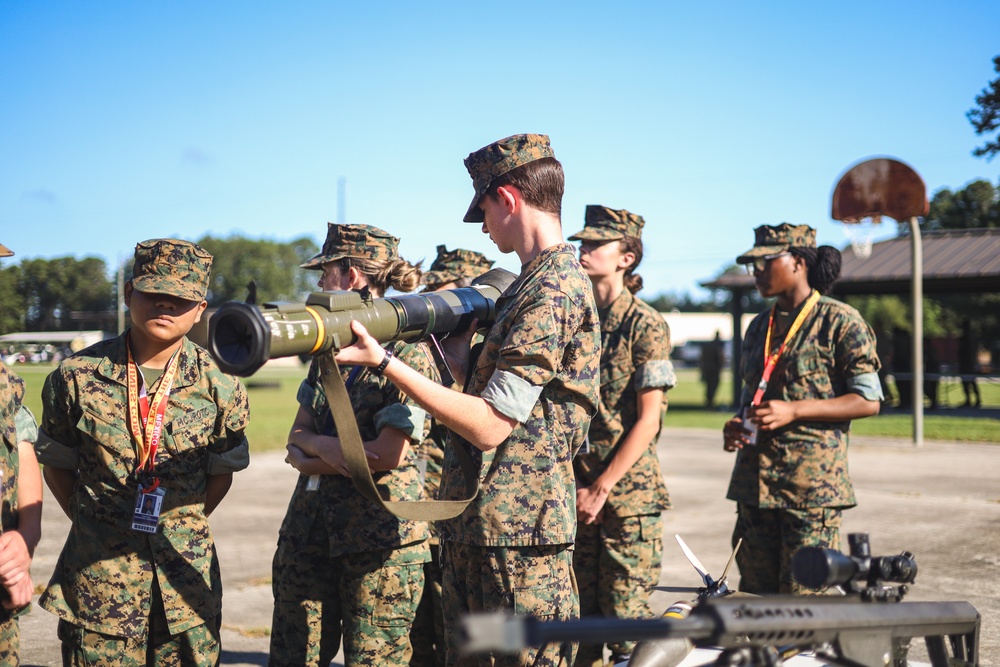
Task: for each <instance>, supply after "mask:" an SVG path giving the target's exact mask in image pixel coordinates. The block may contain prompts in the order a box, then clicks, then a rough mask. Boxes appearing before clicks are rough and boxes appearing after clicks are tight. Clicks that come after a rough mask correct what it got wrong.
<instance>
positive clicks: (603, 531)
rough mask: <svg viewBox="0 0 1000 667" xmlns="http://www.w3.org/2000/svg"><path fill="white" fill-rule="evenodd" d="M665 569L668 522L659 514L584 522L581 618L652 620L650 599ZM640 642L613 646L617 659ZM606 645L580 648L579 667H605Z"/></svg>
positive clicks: (579, 545)
mask: <svg viewBox="0 0 1000 667" xmlns="http://www.w3.org/2000/svg"><path fill="white" fill-rule="evenodd" d="M662 567H663V520H662V518H661V517H660V515H659V514H649V515H643V516H629V517H617V516H614V515H610V514H606V515H605V519H604V521H603V522H602V523H599V524H591V525H584V524H582V523H581V524H578V525H577V529H576V546H575V548H574V552H573V569H574V571H575V572H576V582H577V584H578V585H579V587H580V615H581V616H607V617H612V618H652V617H653V612H652V610H651V609H650V608H649V604H648V603H649V596H650V595H651V594H652V593H653V587H654V586H656V584H657V583H658V582H659V581H660V571H661V569H662ZM634 646H635V642H615V643H611V644H608V649H609V650H610V651H611V654H612V656H625V655H629V654H630V653H632V648H633V647H634ZM603 652H604V645H603V644H580V648H579V650H578V651H577V655H576V664H577V665H578V666H581V667H590V666H591V665H595V664H596V665H601V664H603Z"/></svg>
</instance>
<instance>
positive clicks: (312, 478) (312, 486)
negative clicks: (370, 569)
mask: <svg viewBox="0 0 1000 667" xmlns="http://www.w3.org/2000/svg"><path fill="white" fill-rule="evenodd" d="M306 491H319V475H309V480H308V481H307V482H306Z"/></svg>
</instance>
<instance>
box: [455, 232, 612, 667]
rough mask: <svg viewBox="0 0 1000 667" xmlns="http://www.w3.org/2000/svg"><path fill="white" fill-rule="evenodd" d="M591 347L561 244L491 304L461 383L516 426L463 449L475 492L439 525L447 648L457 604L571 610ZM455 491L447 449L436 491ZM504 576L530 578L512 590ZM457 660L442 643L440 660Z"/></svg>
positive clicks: (577, 283) (585, 304)
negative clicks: (489, 443)
mask: <svg viewBox="0 0 1000 667" xmlns="http://www.w3.org/2000/svg"><path fill="white" fill-rule="evenodd" d="M599 345H600V323H599V321H598V318H597V309H596V306H595V305H594V296H593V292H592V291H591V285H590V280H589V279H588V278H587V276H586V275H585V274H584V273H583V270H582V268H581V267H580V264H579V262H578V261H577V259H576V253H575V252H574V249H573V247H572V246H570V245H568V244H558V245H555V246H552V247H550V248H547V249H546V250H544V251H542V252H541V253H539V255H538V256H537V257H535V259H533V260H532V261H530V262H528V263H527V264H525V266H524V267H523V268H522V271H521V274H520V275H519V276H518V278H517V280H515V281H514V283H512V284H511V286H510V287H509V288H508V289H507V290H506V291H505V292H504V294H503V295H502V296H501V297H500V298H499V299H498V300H497V306H496V320H495V322H494V324H493V327H492V328H491V329H490V330H489V331H488V332H487V334H486V337H485V340H484V341H483V350H482V353H481V354H480V355H479V358H478V362H477V363H476V366H475V369H474V370H473V372H472V376H471V377H470V379H469V384H468V386H469V392H470V393H471V394H473V395H476V396H481V397H482V398H484V399H485V400H486V401H487V402H488V403H490V404H491V405H493V407H494V408H496V409H497V410H498V411H500V412H501V413H503V414H505V415H507V416H509V417H512V418H514V419H516V420H517V424H516V425H515V426H514V429H513V431H512V432H511V434H510V435H509V436H508V437H507V439H506V440H505V441H504V442H503V443H502V444H501V445H500V446H499V447H497V448H496V449H494V450H491V451H489V452H481V451H479V450H478V449H473V450H471V451H470V455H471V456H472V458H473V461H475V462H478V463H479V467H480V483H481V488H480V492H479V494H478V495H477V496H476V498H475V499H474V500H473V501H472V503H471V504H470V506H469V508H468V509H466V511H465V512H464V513H463V514H462V515H460V516H459V517H457V518H455V519H451V520H449V521H445V522H440V523H439V529H440V531H441V539H442V542H443V544H442V569H443V571H444V573H443V577H444V601H443V606H444V613H445V619H446V632H448V633H451V638H449V640H448V641H449V645H450V647H449V648H451V644H452V642H453V641H454V633H455V631H456V630H457V628H456V627H453V624H452V622H451V620H450V619H455V618H457V617H458V616H457V614H456V613H455V611H454V610H456V609H461V610H464V611H465V612H468V611H473V612H478V611H497V610H499V609H506V610H508V611H512V610H514V609H515V608H518V605H520V604H522V603H523V602H524V598H527V601H528V606H527V607H526V608H528V609H530V610H531V611H534V612H537V613H538V614H539V615H551V616H553V617H555V618H571V617H574V616H576V615H577V613H578V599H577V596H576V584H575V581H573V579H572V574H571V572H572V567H571V566H572V562H571V561H572V556H571V549H570V547H569V545H571V544H572V542H573V540H574V538H575V535H576V484H575V479H574V475H573V467H572V459H573V456H574V454H575V453H576V452H577V451H578V450H579V449H580V446H581V445H582V444H583V441H584V439H585V437H586V434H587V429H588V426H589V424H590V419H591V417H592V416H593V413H594V411H595V410H596V407H597V404H598V401H599V368H598V363H599V358H600V356H599V347H598V346H599ZM457 446H464V445H457ZM463 487H464V481H463V477H462V473H461V470H460V468H459V466H458V461H457V459H456V457H455V454H454V450H453V449H452V448H449V449H448V450H446V452H445V468H444V474H443V478H442V483H441V497H442V498H445V499H455V498H459V497H463V495H464V494H465V489H464V488H463ZM514 547H517V548H514ZM449 554H451V555H450V556H449ZM487 565H488V567H487ZM550 568H551V569H550ZM449 572H451V573H452V574H451V575H449ZM512 573H519V574H518V575H517V576H518V577H521V578H523V579H525V581H527V582H535V583H533V584H531V585H530V586H527V588H525V589H524V591H523V593H522V592H521V590H520V588H519V584H518V583H517V579H513V580H512V578H511V577H512ZM449 576H451V577H452V579H451V584H449ZM542 581H544V582H545V585H544V586H543V585H541V584H542ZM515 589H518V590H519V592H518V594H517V595H516V596H515V595H513V590H515ZM512 598H513V599H512ZM484 604H489V605H490V606H489V607H486V608H484V606H483V605H484ZM449 609H450V610H451V611H449ZM572 653H573V650H572V647H571V646H568V645H567V646H562V647H549V648H547V649H546V650H545V651H543V652H541V653H538V652H536V651H527V652H522V653H521V654H520V656H510V657H509V658H502V657H500V656H494V658H495V659H496V660H497V663H498V664H508V663H506V662H503V663H501V661H504V660H510V661H511V663H510V664H516V662H517V660H519V659H521V660H527V659H529V658H530V659H532V660H534V661H535V662H533V663H531V664H538V665H558V664H569V663H570V662H571V661H572ZM456 660H457V656H455V655H454V654H453V652H452V651H449V656H448V664H458V663H456Z"/></svg>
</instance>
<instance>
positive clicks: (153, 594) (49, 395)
mask: <svg viewBox="0 0 1000 667" xmlns="http://www.w3.org/2000/svg"><path fill="white" fill-rule="evenodd" d="M211 266H212V256H211V255H210V254H209V253H207V252H206V251H205V250H204V249H202V248H201V247H199V246H197V245H194V244H193V243H188V242H186V241H176V240H173V239H154V240H151V241H144V242H142V243H140V244H138V245H137V246H136V248H135V266H134V268H133V270H132V279H131V280H130V281H129V282H128V283H126V285H125V303H126V305H128V307H129V310H130V314H131V318H132V326H131V327H130V328H129V329H128V330H127V331H126V332H125V333H123V334H122V335H120V336H118V337H116V338H112V339H109V340H105V341H102V342H100V343H97V344H96V345H92V346H91V347H89V348H87V349H85V350H82V351H81V352H78V353H76V354H74V355H73V356H71V357H69V358H67V359H65V360H64V361H63V362H62V363H61V364H60V365H59V367H58V368H57V369H56V370H54V371H53V372H52V373H51V374H50V375H49V376H48V378H47V379H46V380H45V386H44V389H43V392H42V404H43V413H42V426H41V430H40V431H39V434H38V441H37V443H36V445H35V449H36V450H37V452H38V460H39V461H41V462H42V463H43V464H44V465H45V472H44V475H45V481H46V482H47V483H48V485H49V488H50V489H51V490H52V494H53V495H54V496H55V498H56V500H57V501H58V502H59V505H60V507H62V509H63V511H64V512H65V513H66V515H67V516H68V517H69V518H70V521H72V525H71V527H70V531H69V536H68V537H67V538H66V544H65V546H64V547H63V551H62V554H60V556H59V562H58V563H57V564H56V567H55V570H54V572H53V574H52V580H51V581H50V582H49V587H48V589H47V590H46V591H45V594H44V595H42V598H41V601H40V604H41V606H42V607H44V608H45V609H47V610H48V611H51V612H52V613H53V614H55V615H56V616H58V617H59V619H60V620H59V639H60V640H61V641H62V656H63V664H64V665H67V666H69V665H73V666H77V665H79V666H81V667H82V666H83V665H88V666H93V665H108V666H111V665H114V666H116V667H118V666H125V667H141V666H142V665H192V666H194V665H197V666H201V665H206V666H207V665H216V664H218V662H219V656H220V651H221V648H220V644H219V629H220V626H221V620H222V615H221V612H222V580H221V576H220V572H219V563H218V559H217V558H216V554H215V545H214V543H213V541H212V536H211V532H210V531H209V525H208V515H209V514H211V512H212V510H214V509H215V508H216V507H217V506H218V504H219V502H221V501H222V499H223V497H224V496H225V495H226V493H227V492H228V491H229V487H230V485H231V484H232V476H233V472H234V471H237V470H242V469H244V468H246V467H247V466H248V465H249V463H250V453H249V447H248V445H247V440H246V436H245V435H244V429H246V426H247V424H248V422H249V406H248V404H247V394H246V389H245V388H244V387H243V385H242V384H241V383H240V382H239V380H237V379H236V378H234V377H232V376H230V375H226V374H224V373H222V372H221V371H220V370H219V369H218V367H216V365H215V362H214V361H212V359H211V357H210V356H209V354H208V352H207V351H206V350H204V349H202V348H200V347H198V346H197V345H195V344H194V343H192V342H191V341H189V340H188V339H187V338H186V335H187V333H188V332H189V331H190V330H191V327H192V326H194V324H195V323H196V322H198V321H199V320H200V319H201V316H202V313H203V312H204V310H205V307H206V306H207V303H206V302H205V293H206V290H207V288H208V278H209V272H210V270H211Z"/></svg>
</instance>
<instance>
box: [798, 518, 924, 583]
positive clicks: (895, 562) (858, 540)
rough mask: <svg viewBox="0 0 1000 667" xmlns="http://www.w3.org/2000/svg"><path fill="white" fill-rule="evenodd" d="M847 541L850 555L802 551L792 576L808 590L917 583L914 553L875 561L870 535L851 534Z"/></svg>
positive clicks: (807, 548) (829, 551)
mask: <svg viewBox="0 0 1000 667" xmlns="http://www.w3.org/2000/svg"><path fill="white" fill-rule="evenodd" d="M847 541H848V544H849V545H850V548H851V555H849V556H848V555H847V554H842V553H840V552H839V551H837V550H836V549H824V548H822V547H803V548H801V549H799V550H798V551H796V552H795V555H794V556H793V557H792V576H793V577H795V580H796V581H798V582H799V583H800V584H802V585H803V586H805V587H807V588H812V589H816V590H821V589H824V588H828V587H830V586H841V587H844V588H846V589H848V590H851V591H853V592H857V591H858V590H860V588H863V587H864V586H865V585H867V586H869V587H871V586H878V585H881V584H883V583H897V584H910V583H913V582H914V580H916V578H917V561H916V558H915V557H914V556H913V554H911V553H910V552H908V551H904V552H902V553H901V554H899V555H898V556H879V557H876V558H872V556H871V548H870V546H869V543H868V535H867V534H865V533H851V534H850V535H848V536H847Z"/></svg>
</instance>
